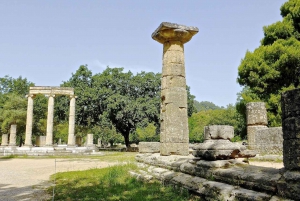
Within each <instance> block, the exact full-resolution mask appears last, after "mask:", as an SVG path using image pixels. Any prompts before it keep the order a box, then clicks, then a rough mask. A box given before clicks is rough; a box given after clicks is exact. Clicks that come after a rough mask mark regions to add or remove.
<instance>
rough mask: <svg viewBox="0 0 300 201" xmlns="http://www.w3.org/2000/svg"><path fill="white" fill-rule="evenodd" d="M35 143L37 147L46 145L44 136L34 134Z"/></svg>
mask: <svg viewBox="0 0 300 201" xmlns="http://www.w3.org/2000/svg"><path fill="white" fill-rule="evenodd" d="M35 144H36V146H38V147H43V146H45V145H46V136H36V138H35Z"/></svg>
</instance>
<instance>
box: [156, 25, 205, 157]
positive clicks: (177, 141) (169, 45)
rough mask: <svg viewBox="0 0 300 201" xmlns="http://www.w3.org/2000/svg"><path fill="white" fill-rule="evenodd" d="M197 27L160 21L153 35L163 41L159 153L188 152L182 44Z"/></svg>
mask: <svg viewBox="0 0 300 201" xmlns="http://www.w3.org/2000/svg"><path fill="white" fill-rule="evenodd" d="M198 31H199V30H198V28H196V27H187V26H184V25H178V24H173V23H168V22H163V23H161V24H160V26H159V27H158V28H157V29H156V30H155V31H154V33H153V34H152V38H153V39H154V40H156V41H158V42H159V43H162V44H163V67H162V84H161V112H160V116H161V117H160V123H161V131H160V142H161V145H160V154H161V155H171V154H176V155H188V154H189V132H188V116H187V92H186V78H185V65H184V48H183V44H184V43H186V42H188V41H190V40H191V38H192V37H193V36H194V35H195V34H197V33H198Z"/></svg>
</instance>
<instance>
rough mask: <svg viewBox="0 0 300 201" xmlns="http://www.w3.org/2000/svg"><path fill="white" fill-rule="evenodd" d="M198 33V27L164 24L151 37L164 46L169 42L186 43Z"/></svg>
mask: <svg viewBox="0 0 300 201" xmlns="http://www.w3.org/2000/svg"><path fill="white" fill-rule="evenodd" d="M198 32H199V29H198V28H197V27H192V26H185V25H180V24H175V23H170V22H162V23H161V24H160V25H159V27H158V28H157V29H156V30H155V31H154V32H153V33H152V35H151V37H152V39H153V40H156V41H157V42H159V43H162V44H164V43H165V42H168V41H180V42H182V43H186V42H188V41H190V40H191V39H192V37H193V36H194V35H195V34H197V33H198Z"/></svg>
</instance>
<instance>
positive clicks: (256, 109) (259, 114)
mask: <svg viewBox="0 0 300 201" xmlns="http://www.w3.org/2000/svg"><path fill="white" fill-rule="evenodd" d="M246 116H247V125H268V118H267V110H266V106H265V103H263V102H250V103H247V105H246Z"/></svg>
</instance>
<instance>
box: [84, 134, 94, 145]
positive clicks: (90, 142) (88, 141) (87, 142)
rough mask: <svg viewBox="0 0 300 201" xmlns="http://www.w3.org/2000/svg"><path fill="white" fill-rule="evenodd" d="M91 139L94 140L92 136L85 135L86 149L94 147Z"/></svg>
mask: <svg viewBox="0 0 300 201" xmlns="http://www.w3.org/2000/svg"><path fill="white" fill-rule="evenodd" d="M93 138H94V134H87V137H86V146H87V147H91V146H94V143H93Z"/></svg>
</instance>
